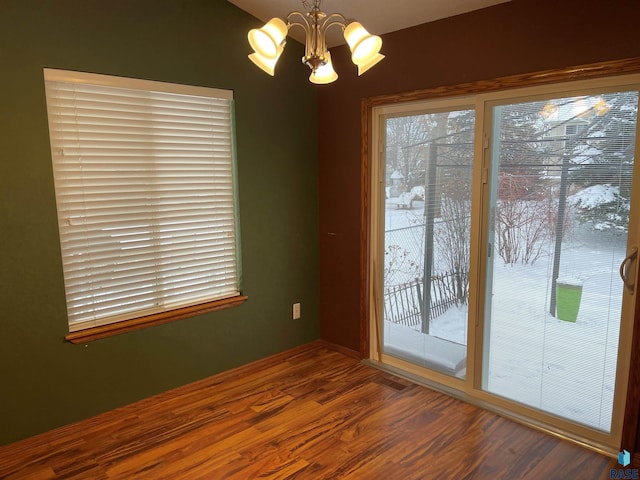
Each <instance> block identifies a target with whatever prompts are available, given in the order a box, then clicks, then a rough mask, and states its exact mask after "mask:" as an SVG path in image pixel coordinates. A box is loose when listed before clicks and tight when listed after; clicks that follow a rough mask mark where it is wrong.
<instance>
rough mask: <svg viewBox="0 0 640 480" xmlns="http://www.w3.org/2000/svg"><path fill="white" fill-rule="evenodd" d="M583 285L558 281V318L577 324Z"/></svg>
mask: <svg viewBox="0 0 640 480" xmlns="http://www.w3.org/2000/svg"><path fill="white" fill-rule="evenodd" d="M581 299H582V285H575V284H571V283H565V282H562V281H556V307H557V318H558V319H559V320H564V321H565V322H575V321H576V319H577V318H578V310H580V300H581Z"/></svg>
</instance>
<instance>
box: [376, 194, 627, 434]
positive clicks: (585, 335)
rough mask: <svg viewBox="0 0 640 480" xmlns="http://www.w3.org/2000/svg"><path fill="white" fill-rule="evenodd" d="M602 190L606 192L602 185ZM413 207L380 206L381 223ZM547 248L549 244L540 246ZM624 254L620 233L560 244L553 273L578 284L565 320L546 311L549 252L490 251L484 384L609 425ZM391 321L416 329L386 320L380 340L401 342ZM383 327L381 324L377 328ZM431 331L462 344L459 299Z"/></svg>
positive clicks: (415, 214)
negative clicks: (513, 255)
mask: <svg viewBox="0 0 640 480" xmlns="http://www.w3.org/2000/svg"><path fill="white" fill-rule="evenodd" d="M602 197H603V198H606V192H603V196H602ZM416 207H417V208H414V209H413V210H410V211H405V210H395V209H387V210H386V229H387V230H389V229H393V228H403V227H407V226H411V225H416V223H417V222H419V221H420V220H422V218H423V217H422V207H421V205H420V204H416ZM598 235H600V237H599V236H598ZM416 248H418V249H420V250H421V247H416ZM552 248H553V247H552V245H549V246H548V250H547V251H549V252H551V251H552ZM624 256H625V245H624V239H623V238H620V237H614V236H613V235H611V234H608V233H607V232H592V231H588V230H583V231H579V232H577V233H574V235H573V236H572V238H571V240H570V241H567V242H565V243H563V250H562V256H561V267H560V276H561V277H565V278H566V277H572V278H577V279H579V280H580V281H581V282H582V284H583V291H582V300H581V304H580V310H579V314H578V319H577V321H576V322H575V323H571V322H566V321H562V320H558V319H557V318H555V317H554V316H552V315H551V314H550V313H549V300H550V291H551V282H550V278H551V273H552V264H553V258H552V255H547V256H545V257H541V258H540V259H539V260H538V261H537V262H536V263H535V264H534V265H513V266H511V265H504V263H503V262H502V259H501V258H500V257H498V256H497V255H494V256H493V258H494V262H495V263H494V267H493V277H492V279H493V282H492V291H491V298H490V302H491V305H490V307H489V308H490V315H489V316H488V319H487V327H486V328H487V330H488V335H487V338H488V339H489V341H488V345H485V347H486V348H487V351H488V352H487V353H488V361H487V365H488V374H487V375H486V378H485V384H484V388H485V389H486V390H488V391H490V392H492V393H494V394H496V395H499V396H503V397H506V398H509V399H511V400H515V401H518V402H521V403H523V404H526V405H529V406H532V407H534V408H539V409H542V410H545V411H547V412H549V413H552V414H556V415H559V416H561V417H564V418H567V419H570V420H572V421H575V422H578V423H582V424H584V425H588V426H591V427H594V428H596V429H600V430H603V431H609V430H610V428H611V413H612V405H613V392H614V384H615V371H616V360H617V344H618V333H619V318H620V305H621V301H622V283H621V281H620V279H619V277H618V266H619V265H620V262H622V260H623V258H624ZM397 327H399V328H400V329H405V335H406V337H405V338H407V339H408V338H409V337H411V338H413V337H415V335H416V333H418V332H416V331H415V329H414V330H412V329H411V327H404V326H398V325H394V326H393V338H389V339H387V338H386V337H385V341H387V340H388V341H390V342H393V343H394V344H396V345H397V343H398V342H399V341H401V339H402V338H403V337H402V331H401V330H400V331H399V330H398V328H397ZM417 328H418V329H419V327H417ZM391 332H392V331H391V329H389V328H387V332H385V335H390V334H391ZM431 334H432V335H434V336H438V337H440V338H444V339H447V340H451V341H455V342H458V343H463V344H466V343H467V308H466V306H464V307H452V308H450V309H449V310H448V311H447V312H446V313H445V314H443V315H441V316H440V317H438V318H437V319H434V320H433V321H432V323H431ZM420 335H421V334H420ZM407 341H409V340H407ZM411 341H412V342H413V345H414V347H412V350H413V351H412V352H411V354H412V355H413V356H415V354H416V353H420V352H419V350H420V347H419V344H418V347H415V345H416V342H415V338H413V340H411ZM416 350H417V351H416Z"/></svg>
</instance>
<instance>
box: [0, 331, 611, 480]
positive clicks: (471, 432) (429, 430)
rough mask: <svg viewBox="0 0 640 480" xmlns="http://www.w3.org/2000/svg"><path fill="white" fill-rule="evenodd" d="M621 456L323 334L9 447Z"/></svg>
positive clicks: (17, 469) (271, 471) (34, 454)
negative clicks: (507, 414)
mask: <svg viewBox="0 0 640 480" xmlns="http://www.w3.org/2000/svg"><path fill="white" fill-rule="evenodd" d="M609 468H617V467H616V462H615V460H613V459H609V458H607V457H604V456H602V455H598V454H596V453H593V452H591V451H588V450H586V449H583V448H581V447H579V446H577V445H574V444H571V443H568V442H565V441H563V440H560V439H558V438H555V437H551V436H548V435H545V434H543V433H541V432H538V431H536V430H532V429H529V428H527V427H525V426H523V425H520V424H517V423H514V422H512V421H510V420H507V419H504V418H501V417H498V416H496V415H495V414H493V413H490V412H488V411H485V410H481V409H478V408H476V407H474V406H472V405H469V404H466V403H464V402H462V401H459V400H456V399H454V398H452V397H449V396H447V395H444V394H441V393H438V392H435V391H432V390H429V389H427V388H425V387H422V386H419V385H416V384H413V383H411V382H409V381H407V380H404V379H401V378H397V377H394V376H393V375H390V374H388V373H385V372H381V371H379V370H376V369H374V368H371V367H368V366H365V365H363V364H362V363H360V362H359V361H358V360H357V359H355V358H353V356H352V355H345V354H344V353H341V352H337V351H334V350H331V349H330V348H329V346H328V345H326V344H325V343H321V342H316V343H313V344H309V345H307V346H304V347H299V348H296V349H294V350H292V351H291V352H289V353H282V354H278V355H277V356H276V357H275V359H274V358H271V359H266V360H265V361H264V362H257V363H255V364H252V365H248V366H246V367H240V368H238V369H234V370H233V372H232V373H229V372H225V373H223V374H221V375H217V376H214V377H211V378H208V379H204V380H201V381H198V382H195V383H194V384H190V385H186V386H184V387H181V388H177V389H175V390H172V391H169V392H165V393H163V394H160V395H157V396H155V397H152V398H149V399H145V400H142V401H140V402H137V403H134V404H132V405H128V406H126V407H123V408H119V409H116V410H113V411H111V412H107V413H105V414H103V415H98V416H96V417H94V418H90V419H87V420H84V421H82V422H79V423H76V424H74V425H69V426H66V427H63V428H59V429H57V430H54V431H52V432H48V433H45V434H42V435H38V436H36V437H33V438H30V439H26V440H23V441H20V442H17V443H15V444H12V445H7V446H5V447H2V448H0V478H2V479H12V480H13V479H21V480H22V479H33V480H49V479H78V480H84V479H86V480H131V479H133V480H147V479H149V480H183V479H184V480H193V479H214V480H218V479H225V480H226V479H234V480H235V479H237V480H246V479H254V478H260V479H266V480H276V479H277V480H284V479H296V480H306V479H309V480H322V479H327V480H333V479H343V478H344V479H348V480H368V479H372V480H378V479H383V480H412V479H416V480H418V479H420V480H429V479H473V480H483V479H491V480H496V479H514V478H517V479H531V480H538V479H543V480H547V479H550V480H562V479H565V478H566V479H574V478H579V479H583V480H589V479H600V478H608V472H609Z"/></svg>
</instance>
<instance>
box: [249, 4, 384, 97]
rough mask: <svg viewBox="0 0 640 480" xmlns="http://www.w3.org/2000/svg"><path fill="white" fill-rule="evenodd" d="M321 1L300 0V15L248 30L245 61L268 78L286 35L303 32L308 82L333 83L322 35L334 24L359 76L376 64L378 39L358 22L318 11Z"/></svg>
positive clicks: (278, 56) (329, 61)
mask: <svg viewBox="0 0 640 480" xmlns="http://www.w3.org/2000/svg"><path fill="white" fill-rule="evenodd" d="M320 1H321V0H313V1H308V0H303V1H302V3H303V5H304V6H305V7H306V11H305V12H304V13H303V12H291V13H290V14H289V15H287V18H286V22H285V21H284V20H282V19H281V18H278V17H275V18H272V19H271V20H269V21H268V22H267V23H266V24H265V25H264V26H263V27H261V28H254V29H252V30H250V31H249V33H248V35H247V37H248V39H249V45H251V48H253V50H254V53H252V54H250V55H249V59H250V60H251V61H252V62H253V63H255V64H256V65H257V66H258V67H260V68H261V69H262V70H263V71H265V72H266V73H268V74H269V75H272V76H273V75H274V74H275V67H276V63H278V59H279V58H280V55H282V52H283V50H284V46H285V43H286V37H287V33H288V32H289V29H290V28H292V27H300V28H302V29H303V30H304V31H305V37H306V40H305V54H304V57H302V63H304V64H305V65H307V66H308V67H309V68H310V69H311V75H310V76H309V80H310V81H311V82H313V83H317V84H326V83H331V82H334V81H335V80H336V79H337V78H338V74H337V73H336V72H335V70H334V69H333V65H332V63H331V54H330V53H329V49H328V48H327V41H326V32H327V29H329V27H332V26H334V25H338V26H340V27H341V28H342V31H343V34H344V38H345V40H346V41H347V44H348V45H349V49H350V50H351V61H352V62H353V63H354V64H355V65H356V66H357V67H358V75H362V74H363V73H364V72H366V71H367V70H369V69H370V68H371V67H373V66H374V65H376V64H377V63H378V62H380V61H381V60H382V59H383V58H384V55H382V54H381V53H380V49H381V48H382V39H381V38H380V37H379V36H377V35H371V34H370V33H369V32H368V31H367V30H366V29H365V28H364V27H363V26H362V25H361V24H360V23H359V22H356V21H350V20H347V18H346V17H345V16H344V15H341V14H339V13H332V14H329V15H327V14H326V13H324V12H323V11H322V10H320Z"/></svg>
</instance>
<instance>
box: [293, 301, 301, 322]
mask: <svg viewBox="0 0 640 480" xmlns="http://www.w3.org/2000/svg"><path fill="white" fill-rule="evenodd" d="M299 318H300V304H299V303H294V304H293V319H294V320H298V319H299Z"/></svg>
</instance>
